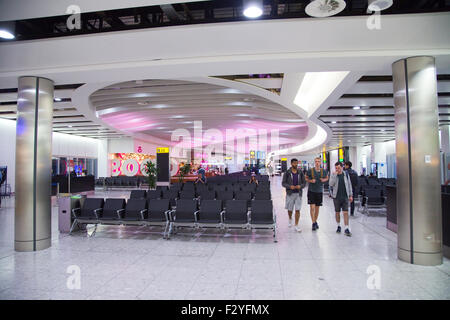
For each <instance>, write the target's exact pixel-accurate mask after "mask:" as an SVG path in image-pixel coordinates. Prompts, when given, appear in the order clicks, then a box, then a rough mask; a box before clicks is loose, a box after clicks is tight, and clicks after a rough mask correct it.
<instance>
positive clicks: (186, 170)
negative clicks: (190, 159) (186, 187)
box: [179, 163, 191, 183]
mask: <svg viewBox="0 0 450 320" xmlns="http://www.w3.org/2000/svg"><path fill="white" fill-rule="evenodd" d="M190 171H191V164H190V163H186V164H185V165H184V166H182V167H180V173H179V174H180V176H179V181H180V183H183V178H184V176H185V175H187V174H188V173H189V172H190Z"/></svg>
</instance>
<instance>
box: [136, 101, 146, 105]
mask: <svg viewBox="0 0 450 320" xmlns="http://www.w3.org/2000/svg"><path fill="white" fill-rule="evenodd" d="M137 104H138V105H140V106H146V105H148V102H147V101H141V102H138V103H137Z"/></svg>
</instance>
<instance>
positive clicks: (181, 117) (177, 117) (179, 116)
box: [170, 115, 186, 119]
mask: <svg viewBox="0 0 450 320" xmlns="http://www.w3.org/2000/svg"><path fill="white" fill-rule="evenodd" d="M170 118H171V119H183V118H186V116H182V115H178V116H171V117H170Z"/></svg>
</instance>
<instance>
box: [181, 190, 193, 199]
mask: <svg viewBox="0 0 450 320" xmlns="http://www.w3.org/2000/svg"><path fill="white" fill-rule="evenodd" d="M194 198H195V191H194V190H183V191H181V192H180V199H191V200H192V199H194Z"/></svg>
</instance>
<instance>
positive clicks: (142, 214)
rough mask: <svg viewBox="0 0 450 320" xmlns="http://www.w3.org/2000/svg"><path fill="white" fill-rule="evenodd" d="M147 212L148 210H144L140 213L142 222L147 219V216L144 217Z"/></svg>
mask: <svg viewBox="0 0 450 320" xmlns="http://www.w3.org/2000/svg"><path fill="white" fill-rule="evenodd" d="M146 212H147V209H144V210H141V211H139V213H140V215H141V219H142V220H144V219H145V216H144V214H145V213H146Z"/></svg>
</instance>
